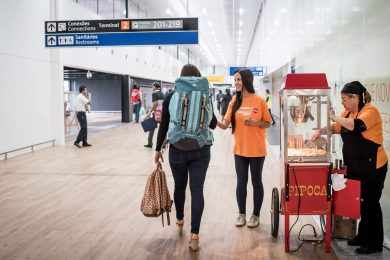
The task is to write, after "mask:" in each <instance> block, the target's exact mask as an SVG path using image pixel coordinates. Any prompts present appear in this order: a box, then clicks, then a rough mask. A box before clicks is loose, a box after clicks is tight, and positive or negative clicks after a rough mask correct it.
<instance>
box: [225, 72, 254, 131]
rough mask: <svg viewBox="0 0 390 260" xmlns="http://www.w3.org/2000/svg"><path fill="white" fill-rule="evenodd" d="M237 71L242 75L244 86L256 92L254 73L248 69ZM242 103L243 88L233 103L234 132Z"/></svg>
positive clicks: (237, 93) (250, 91)
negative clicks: (237, 113) (237, 114)
mask: <svg viewBox="0 0 390 260" xmlns="http://www.w3.org/2000/svg"><path fill="white" fill-rule="evenodd" d="M236 73H238V74H240V75H241V81H242V87H243V88H245V90H246V91H248V92H249V93H255V89H254V88H253V74H252V72H251V71H250V70H248V69H243V70H239V71H237V72H236ZM241 105H242V90H241V91H237V92H236V100H235V102H234V104H233V109H232V117H231V119H230V121H231V122H232V133H234V131H235V130H236V112H237V110H239V109H240V107H241Z"/></svg>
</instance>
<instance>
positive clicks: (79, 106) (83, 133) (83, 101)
mask: <svg viewBox="0 0 390 260" xmlns="http://www.w3.org/2000/svg"><path fill="white" fill-rule="evenodd" d="M79 92H80V94H79V95H78V96H77V99H76V116H77V120H78V121H79V124H80V131H79V134H78V135H77V139H76V141H75V142H74V143H73V144H74V145H75V146H77V147H78V148H81V146H80V142H82V145H83V147H88V146H92V145H91V144H89V143H88V141H87V139H88V136H87V135H88V129H87V125H88V124H87V114H86V111H87V110H88V106H89V105H90V104H91V101H90V100H89V99H88V93H87V87H86V86H80V87H79Z"/></svg>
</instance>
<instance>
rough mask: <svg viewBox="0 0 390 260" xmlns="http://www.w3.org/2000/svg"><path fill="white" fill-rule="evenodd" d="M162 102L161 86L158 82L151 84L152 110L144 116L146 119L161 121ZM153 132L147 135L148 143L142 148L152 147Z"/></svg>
mask: <svg viewBox="0 0 390 260" xmlns="http://www.w3.org/2000/svg"><path fill="white" fill-rule="evenodd" d="M163 101H164V94H163V93H162V92H161V85H160V83H158V82H154V83H153V93H152V109H151V110H150V111H149V113H148V114H147V115H146V118H148V117H150V116H153V117H154V119H155V120H156V122H157V123H160V121H161V116H162V115H161V114H162V103H163ZM154 130H155V129H153V130H150V131H149V134H148V143H147V144H145V145H144V146H145V147H147V148H152V147H153V136H154Z"/></svg>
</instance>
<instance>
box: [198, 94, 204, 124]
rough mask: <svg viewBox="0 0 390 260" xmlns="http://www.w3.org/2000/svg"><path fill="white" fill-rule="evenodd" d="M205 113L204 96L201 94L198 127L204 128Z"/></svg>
mask: <svg viewBox="0 0 390 260" xmlns="http://www.w3.org/2000/svg"><path fill="white" fill-rule="evenodd" d="M205 114H206V96H205V95H203V97H202V104H201V106H200V124H199V127H200V128H205V123H204V121H205V118H206V117H205Z"/></svg>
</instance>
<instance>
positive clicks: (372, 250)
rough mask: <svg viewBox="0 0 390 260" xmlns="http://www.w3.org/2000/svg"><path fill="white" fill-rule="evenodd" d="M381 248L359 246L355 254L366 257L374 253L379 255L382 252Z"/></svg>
mask: <svg viewBox="0 0 390 260" xmlns="http://www.w3.org/2000/svg"><path fill="white" fill-rule="evenodd" d="M382 250H383V247H381V246H380V247H366V246H361V247H359V248H356V249H355V253H356V254H359V255H368V254H375V253H380V252H382Z"/></svg>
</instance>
